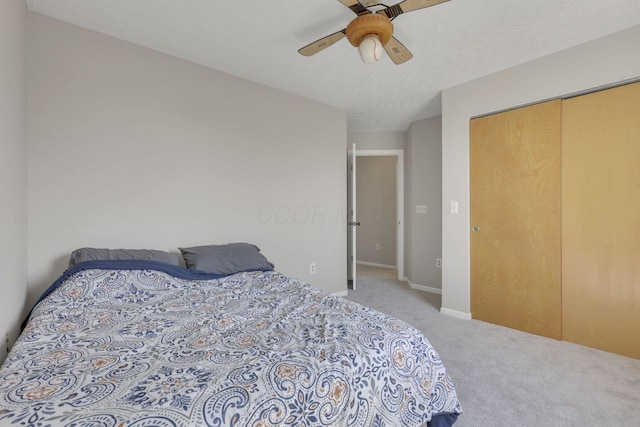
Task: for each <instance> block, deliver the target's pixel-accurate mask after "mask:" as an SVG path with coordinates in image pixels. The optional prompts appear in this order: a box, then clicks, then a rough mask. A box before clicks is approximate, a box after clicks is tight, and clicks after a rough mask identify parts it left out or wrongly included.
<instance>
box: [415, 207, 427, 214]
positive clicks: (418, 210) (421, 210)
mask: <svg viewBox="0 0 640 427" xmlns="http://www.w3.org/2000/svg"><path fill="white" fill-rule="evenodd" d="M416 213H417V214H426V213H427V205H416Z"/></svg>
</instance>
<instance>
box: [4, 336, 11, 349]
mask: <svg viewBox="0 0 640 427" xmlns="http://www.w3.org/2000/svg"><path fill="white" fill-rule="evenodd" d="M4 340H5V345H6V349H7V354H9V352H10V351H11V343H10V341H9V332H7V333H6V334H5V336H4Z"/></svg>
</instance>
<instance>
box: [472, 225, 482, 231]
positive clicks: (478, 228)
mask: <svg viewBox="0 0 640 427" xmlns="http://www.w3.org/2000/svg"><path fill="white" fill-rule="evenodd" d="M478 231H480V227H478V226H477V225H476V226H474V227H473V232H474V233H477V232H478Z"/></svg>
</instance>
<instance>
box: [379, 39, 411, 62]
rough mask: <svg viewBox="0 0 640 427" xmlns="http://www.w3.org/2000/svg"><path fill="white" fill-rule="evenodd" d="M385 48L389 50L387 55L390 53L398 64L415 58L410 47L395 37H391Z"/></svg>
mask: <svg viewBox="0 0 640 427" xmlns="http://www.w3.org/2000/svg"><path fill="white" fill-rule="evenodd" d="M384 50H385V51H386V52H387V55H389V58H391V60H392V61H393V63H394V64H396V65H400V64H403V63H405V62H407V61H408V60H410V59H411V58H413V55H412V54H411V52H409V49H407V48H406V47H405V46H404V45H403V44H402V43H400V41H399V40H398V39H396V38H395V37H391V38H390V39H389V42H388V43H387V44H386V45H384Z"/></svg>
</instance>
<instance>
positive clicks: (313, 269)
mask: <svg viewBox="0 0 640 427" xmlns="http://www.w3.org/2000/svg"><path fill="white" fill-rule="evenodd" d="M309 273H311V274H316V263H315V262H312V263H311V264H309Z"/></svg>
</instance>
